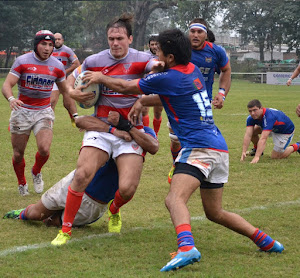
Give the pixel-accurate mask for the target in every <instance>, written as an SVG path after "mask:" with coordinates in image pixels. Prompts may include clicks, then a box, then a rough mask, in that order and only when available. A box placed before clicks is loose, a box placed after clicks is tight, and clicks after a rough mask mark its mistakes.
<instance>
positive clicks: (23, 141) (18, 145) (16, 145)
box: [11, 133, 29, 196]
mask: <svg viewBox="0 0 300 278" xmlns="http://www.w3.org/2000/svg"><path fill="white" fill-rule="evenodd" d="M28 139H29V135H26V134H15V133H11V144H12V147H13V158H12V161H13V167H14V170H15V173H16V176H17V179H18V184H19V192H20V195H21V196H26V195H28V194H29V192H28V185H27V182H26V178H25V160H24V152H25V148H26V146H27V142H28Z"/></svg>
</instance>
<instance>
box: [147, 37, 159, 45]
mask: <svg viewBox="0 0 300 278" xmlns="http://www.w3.org/2000/svg"><path fill="white" fill-rule="evenodd" d="M157 37H158V36H151V37H150V38H149V44H150V42H152V41H155V42H157Z"/></svg>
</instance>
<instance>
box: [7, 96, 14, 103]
mask: <svg viewBox="0 0 300 278" xmlns="http://www.w3.org/2000/svg"><path fill="white" fill-rule="evenodd" d="M14 99H15V97H14V96H11V97H9V98H8V99H7V101H9V102H11V101H12V100H14Z"/></svg>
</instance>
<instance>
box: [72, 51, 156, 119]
mask: <svg viewBox="0 0 300 278" xmlns="http://www.w3.org/2000/svg"><path fill="white" fill-rule="evenodd" d="M154 63H156V60H154V59H152V57H151V55H150V54H148V53H145V52H141V51H138V50H135V49H132V48H129V51H128V54H127V55H126V56H125V57H124V58H122V59H116V58H114V57H113V56H112V55H111V53H110V50H109V49H106V50H104V51H101V52H99V53H97V54H94V55H91V56H89V57H87V58H86V59H85V61H84V62H83V64H82V65H81V66H79V67H78V68H77V69H75V70H74V72H73V76H74V77H75V78H76V77H77V76H78V75H79V74H80V73H81V72H83V71H86V70H89V71H101V72H102V73H103V74H105V75H109V76H111V77H117V78H122V79H125V80H132V79H137V78H141V77H143V76H144V74H145V73H147V72H149V71H150V70H151V68H152V66H153V64H154ZM99 86H100V91H101V95H100V98H99V100H98V102H97V103H96V105H95V116H96V117H98V118H100V119H101V120H103V121H106V118H107V117H108V113H109V111H117V112H119V113H120V114H121V115H122V116H123V117H124V118H125V119H127V115H128V113H129V111H130V109H131V107H132V106H133V104H134V103H135V101H136V100H137V99H138V98H139V97H140V96H139V95H123V94H120V93H118V92H114V91H112V90H111V89H109V88H107V87H105V86H103V85H99ZM106 122H107V121H106ZM140 122H141V121H140Z"/></svg>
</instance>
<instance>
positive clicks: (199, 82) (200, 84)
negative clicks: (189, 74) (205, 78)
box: [194, 78, 203, 90]
mask: <svg viewBox="0 0 300 278" xmlns="http://www.w3.org/2000/svg"><path fill="white" fill-rule="evenodd" d="M194 87H195V88H196V89H198V90H201V89H202V88H203V85H202V83H201V81H200V79H199V78H197V79H195V80H194Z"/></svg>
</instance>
